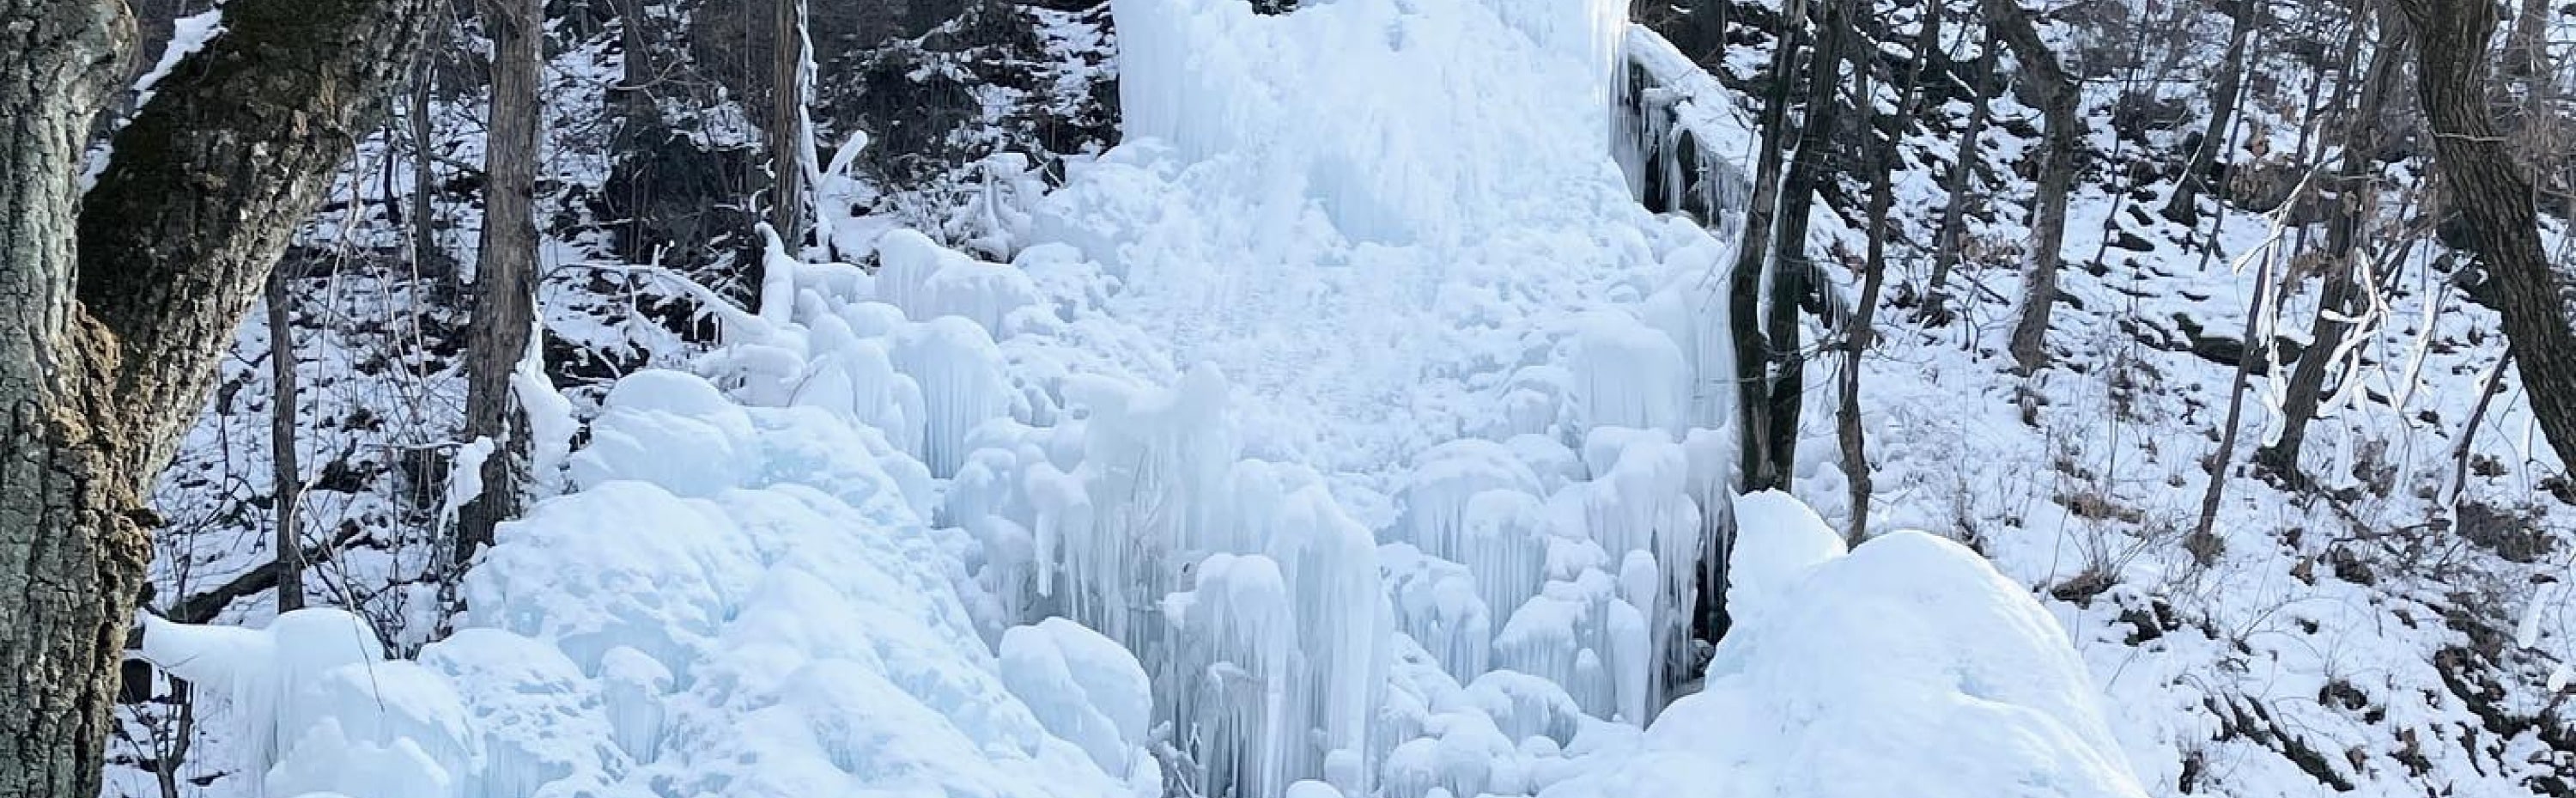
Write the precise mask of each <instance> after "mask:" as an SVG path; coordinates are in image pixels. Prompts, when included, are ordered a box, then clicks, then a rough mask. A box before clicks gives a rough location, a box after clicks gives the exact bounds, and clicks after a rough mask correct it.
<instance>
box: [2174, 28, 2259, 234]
mask: <svg viewBox="0 0 2576 798" xmlns="http://www.w3.org/2000/svg"><path fill="white" fill-rule="evenodd" d="M2235 8H2236V11H2235V12H2233V13H2230V14H2228V18H2229V19H2230V20H2231V21H2232V24H2230V25H2229V26H2228V33H2227V52H2226V54H2224V55H2221V56H2219V61H2218V75H2217V76H2216V77H2214V78H2213V79H2212V80H2211V81H2210V90H2209V105H2210V108H2209V127H2207V128H2205V129H2203V131H2202V132H2201V134H2200V146H2198V147H2194V148H2192V151H2191V162H2190V163H2189V164H2186V165H2184V166H2183V170H2182V179H2181V180H2179V181H2176V183H2175V184H2174V193H2173V196H2172V197H2171V198H2168V199H2166V200H2165V207H2164V217H2165V218H2167V219H2171V220H2173V221H2174V222H2175V223H2177V224H2182V225H2185V226H2189V225H2194V224H2198V223H2199V222H2200V195H2201V194H2202V193H2203V192H2206V191H2208V190H2209V173H2210V171H2211V170H2213V169H2215V168H2217V165H2218V154H2219V151H2221V150H2224V149H2226V148H2227V131H2228V128H2230V127H2232V126H2234V125H2235V124H2236V108H2237V106H2238V105H2239V104H2241V95H2243V94H2244V90H2243V88H2244V85H2245V51H2246V49H2247V47H2249V46H2250V44H2251V43H2252V41H2253V39H2254V29H2255V27H2256V26H2257V25H2259V24H2261V22H2260V20H2261V19H2262V17H2263V4H2262V3H2261V2H2258V0H2240V2H2238V3H2237V4H2236V6H2235Z"/></svg>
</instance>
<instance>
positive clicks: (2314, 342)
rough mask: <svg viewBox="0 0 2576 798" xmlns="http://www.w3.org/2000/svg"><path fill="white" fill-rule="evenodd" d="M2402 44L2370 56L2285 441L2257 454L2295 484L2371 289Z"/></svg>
mask: <svg viewBox="0 0 2576 798" xmlns="http://www.w3.org/2000/svg"><path fill="white" fill-rule="evenodd" d="M2365 24H2366V23H2365ZM2402 42H2403V38H2402V37H2385V38H2384V40H2383V43H2382V44H2381V45H2380V46H2379V48H2378V51H2377V52H2376V53H2374V54H2373V55H2372V56H2371V60H2370V69H2369V70H2368V72H2367V73H2366V74H2367V76H2366V77H2364V78H2363V85H2362V88H2361V102H2360V104H2359V107H2358V108H2356V109H2354V111H2353V114H2352V117H2351V118H2350V119H2349V120H2348V121H2347V122H2346V127H2345V130H2344V137H2343V138H2344V145H2343V154H2342V156H2341V158H2340V160H2339V162H2338V164H2337V166H2336V171H2335V175H2334V178H2333V180H2332V181H2331V182H2330V187H2331V188H2332V189H2333V190H2334V198H2335V206H2336V207H2335V212H2334V216H2333V217H2332V218H2330V219H2329V220H2328V221H2327V225H2326V251H2325V253H2324V254H2325V260H2326V282H2325V287H2324V289H2323V290H2322V292H2321V295H2320V296H2319V298H2318V302H2317V315H2316V319H2315V321H2314V322H2313V323H2312V324H2311V325H2310V326H2309V328H2308V333H2309V337H2308V346H2307V349H2306V350H2305V352H2304V353H2303V354H2302V355H2300V357H2299V364H2298V366H2297V367H2296V368H2294V369H2292V370H2291V372H2290V382H2289V386H2288V389H2287V390H2286V391H2285V392H2284V393H2283V394H2282V400H2281V424H2282V426H2281V435H2280V437H2279V438H2278V439H2277V440H2275V441H2274V442H2273V443H2272V444H2271V445H2269V446H2266V447H2263V448H2262V449H2258V450H2256V451H2255V460H2256V462H2259V463H2261V464H2263V466H2264V467H2265V468H2269V469H2271V470H2272V471H2273V472H2274V473H2277V474H2280V475H2282V476H2283V477H2284V478H2286V479H2290V480H2292V481H2298V480H2299V479H2300V477H2299V449H2300V447H2301V445H2302V444H2303V443H2304V442H2305V441H2306V438H2307V428H2308V422H2309V421H2310V420H2313V419H2314V418H2315V417H2316V415H2317V408H2318V406H2319V405H2320V404H2321V403H2322V402H2323V401H2324V398H2325V386H2326V376H2327V372H2328V370H2329V369H2330V368H2331V367H2332V366H2333V365H2334V364H2336V363H2337V362H2339V358H2338V357H2337V355H2338V353H2340V352H2342V351H2343V350H2344V348H2345V347H2344V343H2345V340H2346V338H2347V336H2349V335H2350V334H2351V333H2352V332H2353V331H2354V330H2355V328H2356V326H2357V325H2356V324H2355V322H2354V321H2353V320H2354V319H2355V318H2356V317H2357V316H2358V314H2360V312H2361V310H2362V305H2363V304H2364V302H2363V300H2364V298H2365V297H2364V296H2363V293H2364V292H2365V291H2368V290H2370V288H2371V286H2369V285H2366V284H2364V283H2363V281H2362V277H2363V272H2364V271H2365V270H2364V269H2363V268H2362V267H2363V266H2364V265H2365V264H2366V263H2367V262H2368V261H2369V259H2370V256H2369V254H2368V252H2367V250H2366V249H2365V248H2364V247H2363V244H2364V243H2365V242H2364V240H2363V236H2362V232H2363V227H2364V225H2366V224H2367V223H2368V221H2369V217H2370V215H2371V214H2373V213H2375V212H2377V210H2378V204H2379V202H2378V191H2377V189H2376V187H2375V186H2374V185H2373V182H2374V181H2373V176H2374V174H2375V173H2376V172H2377V171H2378V163H2379V146H2380V141H2381V137H2382V136H2383V135H2384V134H2383V132H2382V130H2383V126H2382V125H2381V124H2380V121H2379V115H2380V110H2381V109H2382V108H2384V107H2385V105H2386V99H2387V96H2388V93H2389V92H2390V91H2393V90H2394V89H2395V85H2396V83H2397V77H2398V75H2399V74H2400V73H2399V71H2398V64H2399V63H2400V59H2402V58H2403V57H2404V56H2405V52H2404V48H2403V44H2402ZM2348 69H2349V67H2347V70H2348Z"/></svg>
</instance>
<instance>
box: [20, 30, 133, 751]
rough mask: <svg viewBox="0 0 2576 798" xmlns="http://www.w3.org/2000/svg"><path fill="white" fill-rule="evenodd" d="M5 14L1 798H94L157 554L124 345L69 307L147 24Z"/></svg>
mask: <svg viewBox="0 0 2576 798" xmlns="http://www.w3.org/2000/svg"><path fill="white" fill-rule="evenodd" d="M0 19H5V20H8V21H9V23H10V24H9V25H7V26H0V31H5V32H6V33H5V34H0V35H5V36H6V37H7V38H6V40H5V41H6V46H0V113H5V114H6V117H7V120H8V121H7V125H6V127H0V136H5V138H0V174H5V175H8V179H6V180H0V203H5V206H6V207H7V208H8V213H7V214H6V215H5V216H0V297H5V298H6V299H5V300H4V301H0V402H6V403H7V406H6V412H7V414H8V415H7V419H6V423H7V425H8V426H7V428H6V429H5V430H0V436H5V437H0V596H5V598H0V796H5V797H6V798H53V797H54V796H91V795H97V794H98V791H99V774H100V769H101V768H102V767H104V766H105V765H104V762H103V761H102V760H101V758H100V753H101V750H102V747H103V746H104V745H105V743H106V741H107V730H108V723H109V722H110V717H109V708H110V705H111V704H110V702H111V701H112V699H114V697H115V695H116V678H117V669H116V667H115V666H116V661H117V652H118V650H119V648H120V647H121V646H120V645H119V644H120V643H121V641H122V640H123V637H124V623H125V621H126V619H127V617H128V616H130V615H131V614H132V612H133V606H134V597H135V591H136V590H138V589H139V588H140V587H141V585H142V576H143V563H144V560H145V558H146V557H148V556H149V552H150V544H149V542H148V541H147V540H146V538H145V535H146V533H145V532H144V530H143V528H142V526H141V525H139V524H137V523H136V519H135V518H133V517H129V516H128V515H126V512H127V511H130V510H134V509H137V508H140V507H141V506H142V504H141V503H140V502H139V501H138V500H137V492H136V487H137V485H138V484H139V483H140V481H139V480H136V479H132V478H129V477H126V476H125V475H122V474H119V473H118V470H117V461H118V460H119V458H118V457H117V456H116V455H117V454H118V452H117V451H116V450H117V449H120V448H124V444H123V442H120V441H116V440H113V439H112V435H113V431H112V430H113V427H112V425H111V424H110V422H111V415H110V414H109V411H107V410H106V408H105V407H104V405H105V399H106V395H107V393H108V391H107V390H106V386H105V385H104V384H102V383H103V382H104V381H103V380H102V379H100V378H99V377H100V375H103V374H109V373H112V372H113V371H114V369H115V368H116V364H117V361H116V352H115V349H114V347H113V346H112V345H110V344H112V340H111V339H109V338H108V337H107V336H106V335H105V333H104V332H103V331H101V330H100V329H98V327H97V326H96V325H95V324H92V323H90V322H89V320H88V319H87V317H86V314H84V313H83V312H82V311H81V308H80V306H79V304H78V303H76V302H75V301H74V297H73V290H72V280H73V274H75V273H76V272H77V271H78V269H77V268H76V267H75V266H74V262H75V261H74V258H75V252H74V249H73V229H74V226H75V224H76V217H75V215H74V209H75V208H76V207H77V205H78V203H79V200H80V187H79V183H78V176H79V175H80V173H81V162H82V152H83V149H84V146H83V145H85V144H86V143H87V141H88V137H89V130H90V120H91V118H92V117H94V116H95V115H96V114H97V113H98V111H99V109H100V108H101V107H103V105H104V104H105V102H106V101H107V98H108V96H109V93H110V92H111V91H112V90H113V88H114V87H115V83H116V81H117V80H118V79H119V78H120V77H121V76H122V75H123V74H124V70H123V69H122V68H121V62H122V61H123V60H124V59H125V58H126V51H127V50H128V49H130V48H131V47H132V46H133V45H132V42H133V39H134V20H133V18H132V17H131V16H130V15H128V14H127V13H126V10H125V4H124V3H122V2H111V1H105V0H96V1H88V2H66V1H65V0H0Z"/></svg>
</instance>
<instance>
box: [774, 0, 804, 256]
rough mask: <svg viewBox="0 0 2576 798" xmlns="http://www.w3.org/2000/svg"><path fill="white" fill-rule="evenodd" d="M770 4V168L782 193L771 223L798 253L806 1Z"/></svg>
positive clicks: (778, 0) (801, 221)
mask: <svg viewBox="0 0 2576 798" xmlns="http://www.w3.org/2000/svg"><path fill="white" fill-rule="evenodd" d="M770 5H771V16H770V24H771V26H772V27H771V28H770V30H771V32H772V34H773V35H775V36H776V37H777V46H776V47H775V48H773V49H772V51H771V52H772V53H774V55H773V56H772V58H771V59H770V73H769V74H770V81H771V83H770V86H771V88H770V97H771V98H772V100H771V103H770V108H769V169H770V171H771V172H772V173H774V174H776V175H777V180H778V183H777V186H778V191H777V197H776V198H775V201H774V202H773V203H772V204H771V205H770V210H769V226H770V227H772V228H774V229H776V230H777V231H778V238H779V240H781V241H784V242H786V244H787V252H788V254H790V255H794V254H795V253H796V251H797V250H798V249H799V248H800V247H802V246H804V241H805V155H804V153H805V135H806V131H805V125H806V121H805V1H804V0H770Z"/></svg>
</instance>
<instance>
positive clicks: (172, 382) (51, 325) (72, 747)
mask: <svg viewBox="0 0 2576 798" xmlns="http://www.w3.org/2000/svg"><path fill="white" fill-rule="evenodd" d="M419 8H420V0H235V2H233V3H231V4H228V5H227V6H225V14H224V17H225V20H224V21H225V25H226V27H227V29H228V32H227V33H226V34H225V35H223V36H221V37H218V38H217V39H216V40H215V41H214V42H212V43H211V44H210V45H209V46H208V47H207V49H205V50H203V51H201V52H199V53H197V54H195V55H193V56H190V57H189V58H188V60H187V61H186V62H185V63H184V64H182V65H181V66H180V67H179V68H178V69H175V70H172V71H171V73H170V75H169V77H168V78H166V79H165V80H163V81H162V82H161V83H160V84H159V86H158V87H157V90H156V95H155V97H154V99H153V100H152V102H151V103H150V104H148V105H146V106H145V107H144V108H143V109H142V110H141V112H140V113H138V114H137V115H136V117H135V119H134V120H133V121H132V122H131V123H130V124H128V125H127V126H126V127H125V128H124V129H123V130H121V131H119V132H118V133H117V135H116V142H115V147H114V152H115V153H117V154H118V155H117V157H116V158H114V159H113V160H112V161H110V163H109V164H108V167H107V169H106V170H105V171H104V172H102V173H101V174H100V175H99V179H98V181H97V183H96V184H95V185H94V186H93V187H92V188H91V189H90V190H89V191H88V192H87V193H86V194H83V193H81V192H80V191H79V189H78V185H79V183H78V175H79V174H80V173H81V170H82V155H83V152H84V151H85V150H86V148H87V147H86V145H87V144H88V135H89V129H90V121H91V118H92V116H93V115H94V114H95V112H96V111H97V110H98V109H99V107H100V106H101V104H102V103H103V102H104V101H105V100H106V99H107V98H108V96H109V95H110V93H111V92H113V91H116V90H118V89H121V88H122V87H121V86H120V85H117V82H118V81H119V80H121V76H122V75H123V74H124V72H123V70H122V69H120V68H119V62H120V61H122V60H123V59H124V57H125V53H126V51H127V50H128V49H129V48H130V47H131V46H132V41H133V38H134V22H133V20H132V18H131V17H130V16H129V15H128V13H127V12H126V10H125V4H124V3H122V2H117V0H0V19H6V20H8V21H9V22H10V24H8V25H6V26H0V30H6V31H8V33H7V34H6V35H7V36H8V42H9V44H10V45H11V46H8V47H4V48H0V109H6V111H7V118H8V119H9V120H10V121H9V123H8V124H7V125H6V126H5V127H0V174H7V175H9V176H10V179H9V180H6V181H0V203H5V205H6V207H8V208H9V213H8V214H7V215H6V221H5V222H0V298H5V299H0V403H5V405H6V412H7V414H8V415H7V422H6V423H7V427H6V429H5V430H0V486H5V487H0V595H6V596H10V597H11V598H10V599H9V600H5V601H0V674H6V676H5V678H0V763H7V764H6V765H5V766H0V798H37V797H38V796H44V797H47V798H53V797H57V796H72V797H76V798H85V797H86V796H92V795H97V794H99V781H100V775H101V773H102V769H103V767H104V762H103V757H102V754H103V751H104V747H105V743H106V740H107V729H108V724H109V723H110V722H111V718H110V715H109V707H110V705H111V702H112V701H113V699H114V698H115V687H116V682H117V671H118V668H117V667H116V665H117V660H118V658H119V655H120V652H121V650H122V649H123V646H124V641H125V637H126V627H127V625H128V624H129V623H131V621H132V619H133V613H134V604H135V600H136V598H137V596H138V595H139V593H140V590H141V588H142V585H143V579H144V563H145V560H146V559H147V558H148V557H149V553H150V541H149V539H148V534H147V532H146V531H145V528H146V527H147V526H148V525H149V524H150V523H151V513H150V511H148V510H146V509H145V508H144V504H143V498H144V496H145V495H147V491H146V489H147V488H148V486H149V485H150V484H151V482H152V479H153V478H154V476H155V475H156V473H157V472H158V471H159V470H160V468H161V466H162V465H164V464H165V463H167V462H168V461H169V458H170V455H171V453H172V452H173V451H174V450H175V449H176V447H177V444H178V440H179V438H180V434H181V433H182V432H183V431H184V430H185V429H186V426H187V425H188V424H189V423H190V422H192V421H193V420H194V419H195V418H196V414H197V413H198V411H200V410H202V409H203V403H204V401H205V394H206V388H207V386H208V385H209V383H210V382H211V381H212V378H213V372H214V368H213V366H214V362H215V358H217V357H218V356H220V355H221V354H222V352H223V350H224V348H225V347H226V345H228V344H229V343H230V342H231V340H232V333H233V331H234V329H235V328H236V327H237V326H238V325H239V324H240V322H241V319H242V316H243V315H244V314H245V313H247V312H248V311H249V306H250V303H251V302H253V301H255V300H256V299H257V298H258V296H259V293H260V291H261V288H262V286H263V285H264V283H265V282H266V280H267V277H268V272H269V269H270V268H271V267H273V266H274V265H275V263H276V259H277V255H278V253H279V252H280V251H282V250H283V249H284V248H285V245H286V242H287V239H288V237H289V236H290V235H291V234H292V233H293V232H294V231H295V230H296V229H297V228H298V227H300V226H301V225H302V224H303V222H304V220H305V219H306V218H308V217H309V216H310V215H311V214H312V213H313V211H314V209H315V208H316V206H318V205H319V204H320V202H321V198H322V196H323V195H324V193H325V192H326V191H327V190H328V189H329V187H330V185H331V183H332V176H333V174H332V173H333V172H334V170H335V169H336V168H337V167H338V166H339V165H340V164H341V163H342V162H344V161H346V160H347V158H348V157H349V154H350V152H351V151H352V150H353V149H354V148H355V145H356V142H357V140H358V138H359V137H360V136H362V135H364V134H365V133H366V132H368V131H371V130H373V129H374V128H375V127H376V118H377V117H378V115H379V114H380V113H381V111H382V110H383V102H382V90H383V89H384V87H385V85H386V84H387V82H388V81H389V79H390V77H391V73H392V72H393V71H394V70H395V69H398V67H391V68H389V67H388V65H389V64H390V65H398V64H400V63H401V62H402V59H403V55H402V54H403V53H404V52H405V51H406V50H407V49H408V48H409V47H410V46H411V44H412V42H413V41H414V38H415V37H414V35H413V32H412V30H411V27H412V24H411V23H412V22H413V20H415V19H416V18H417V12H418V11H419ZM75 208H77V209H78V211H77V213H76V212H75ZM75 264H77V266H75Z"/></svg>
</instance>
